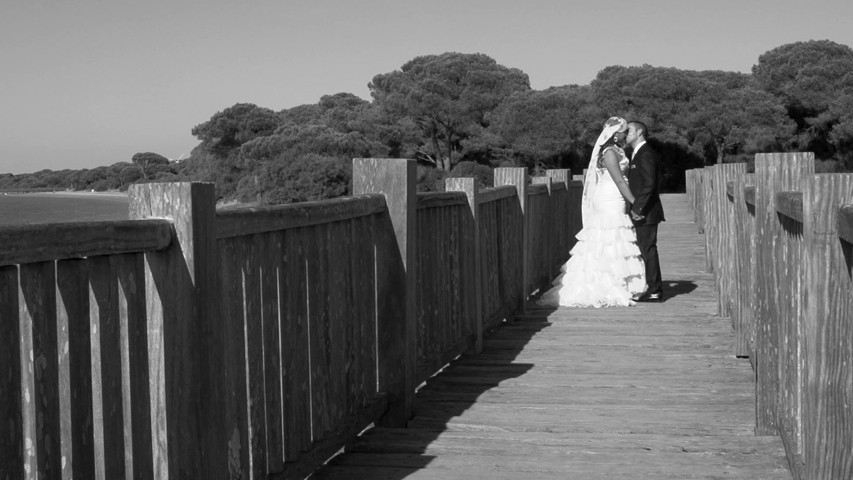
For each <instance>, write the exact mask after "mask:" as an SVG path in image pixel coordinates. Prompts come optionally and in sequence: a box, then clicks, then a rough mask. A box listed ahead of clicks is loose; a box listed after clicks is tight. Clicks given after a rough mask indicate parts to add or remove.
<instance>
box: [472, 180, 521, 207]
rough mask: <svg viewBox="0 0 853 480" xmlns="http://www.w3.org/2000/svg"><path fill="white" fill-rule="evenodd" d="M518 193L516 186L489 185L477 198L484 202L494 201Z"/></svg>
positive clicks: (480, 202) (479, 201)
mask: <svg viewBox="0 0 853 480" xmlns="http://www.w3.org/2000/svg"><path fill="white" fill-rule="evenodd" d="M514 195H516V191H515V186H513V185H501V186H499V187H489V188H484V189H482V190H480V195H479V197H478V198H477V203H479V204H483V203H488V202H494V201H495V200H500V199H502V198H507V197H512V196H514Z"/></svg>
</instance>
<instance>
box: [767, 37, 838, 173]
mask: <svg viewBox="0 0 853 480" xmlns="http://www.w3.org/2000/svg"><path fill="white" fill-rule="evenodd" d="M752 73H753V76H754V78H755V82H756V84H757V85H758V86H759V87H760V88H762V89H764V90H766V91H768V92H770V93H772V94H773V95H776V96H777V97H778V98H780V99H781V101H782V103H783V105H784V106H785V108H786V109H787V111H788V115H789V116H790V117H791V118H792V119H793V120H794V121H795V122H796V124H797V140H796V142H794V148H799V149H803V150H810V151H813V152H815V156H816V157H817V158H819V159H829V158H836V159H838V160H842V161H845V163H853V157H851V150H853V143H850V139H849V137H848V136H847V135H845V133H844V132H845V131H846V130H847V129H848V128H849V127H848V126H847V125H845V124H846V123H847V120H846V118H849V117H845V115H844V112H845V111H848V110H846V108H847V107H848V106H849V102H850V101H849V97H850V96H851V95H853V49H851V48H850V47H848V46H847V45H841V44H838V43H835V42H832V41H829V40H811V41H808V42H795V43H789V44H786V45H782V46H780V47H777V48H774V49H773V50H770V51H768V52H766V53H764V54H762V55H761V56H760V57H758V63H757V64H756V65H755V66H753V67H752ZM833 132H834V133H833Z"/></svg>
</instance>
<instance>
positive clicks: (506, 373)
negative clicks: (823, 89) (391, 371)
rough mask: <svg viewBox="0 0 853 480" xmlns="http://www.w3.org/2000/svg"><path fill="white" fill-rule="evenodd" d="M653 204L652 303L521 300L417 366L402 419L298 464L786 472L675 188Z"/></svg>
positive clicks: (384, 469)
mask: <svg viewBox="0 0 853 480" xmlns="http://www.w3.org/2000/svg"><path fill="white" fill-rule="evenodd" d="M664 208H665V210H666V215H667V218H668V219H669V221H667V222H666V223H664V224H662V225H661V228H660V232H659V244H660V251H661V264H662V265H661V267H662V270H663V277H664V281H665V284H666V285H667V287H668V288H667V290H666V301H665V302H664V303H661V304H639V305H637V306H635V307H632V308H619V309H603V310H594V309H562V308H561V309H558V310H556V311H551V310H541V309H540V310H536V309H530V310H529V311H528V313H527V314H526V315H523V316H519V317H518V318H517V319H516V320H515V321H513V322H509V323H507V324H505V325H504V326H502V327H500V328H499V329H497V331H495V332H494V333H493V334H491V335H490V336H489V337H488V338H487V339H486V341H485V349H484V351H483V353H482V354H481V355H479V356H476V357H465V358H460V359H458V360H457V361H455V362H454V363H452V364H451V365H450V366H449V367H447V368H446V369H445V370H444V371H443V372H441V373H440V374H438V375H436V376H435V377H433V378H432V379H430V380H429V382H427V384H426V385H425V386H423V388H421V389H420V390H419V392H418V394H417V398H416V407H415V408H416V411H415V416H414V418H413V419H412V420H411V421H410V423H409V428H406V429H389V428H373V429H371V430H369V431H367V432H365V433H364V435H363V436H362V437H360V439H359V440H358V441H357V442H356V444H355V445H353V446H352V447H351V448H349V449H348V450H347V452H346V453H343V454H341V455H339V456H337V457H335V458H334V459H333V460H332V461H331V462H329V464H328V465H327V466H326V467H324V468H323V469H322V470H320V471H318V472H317V473H315V474H314V476H312V477H311V478H313V479H318V480H338V479H340V480H343V479H346V480H351V479H363V480H373V479H387V480H397V479H443V480H448V479H465V480H486V479H488V480H503V479H561V480H564V479H669V478H702V479H712V478H714V479H716V478H726V479H732V478H742V479H751V480H758V479H781V478H785V479H790V478H792V476H791V473H790V472H789V470H788V467H787V461H786V459H785V452H784V449H783V447H782V442H781V440H780V439H779V438H778V437H756V436H754V435H753V425H754V418H755V416H754V389H755V387H754V378H753V376H754V375H753V372H752V369H751V368H750V365H749V361H748V360H747V359H739V358H735V357H734V356H733V354H732V352H733V341H734V337H733V335H732V328H731V324H730V321H729V319H727V318H720V317H717V316H715V314H716V310H717V307H716V301H715V299H714V298H715V297H714V295H713V293H714V292H713V289H714V282H713V276H712V275H711V274H708V273H705V272H704V270H705V260H704V246H703V245H704V244H703V239H702V237H701V236H700V235H698V234H697V233H696V231H697V230H696V226H695V225H694V224H693V223H692V213H691V212H690V211H689V207H688V206H687V201H686V197H685V196H684V195H665V196H664Z"/></svg>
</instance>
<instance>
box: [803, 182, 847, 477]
mask: <svg viewBox="0 0 853 480" xmlns="http://www.w3.org/2000/svg"><path fill="white" fill-rule="evenodd" d="M851 197H853V175H851V174H832V175H826V174H822V175H811V176H809V177H808V178H807V179H806V181H805V182H804V185H803V218H804V221H805V225H804V228H803V235H804V237H805V238H804V241H805V244H806V245H807V248H806V252H805V253H804V263H805V281H804V283H805V286H804V306H803V309H804V311H805V313H804V316H805V318H806V319H807V321H806V323H805V325H804V326H803V330H802V334H803V337H802V338H803V349H804V350H805V371H804V377H805V379H804V390H805V392H804V396H805V405H804V409H803V416H804V419H803V423H804V425H803V430H804V434H803V437H804V438H803V442H804V444H805V445H804V447H805V448H804V453H803V457H804V461H805V466H804V471H805V473H806V475H805V478H851V477H853V451H851V448H850V441H851V438H853V412H851V405H853V367H851V359H853V325H852V324H851V322H850V319H851V316H853V300H851V295H850V292H851V288H853V281H851V276H850V272H851V258H853V253H851V251H853V250H851V246H850V243H849V242H846V241H842V240H839V238H838V230H837V225H838V221H839V220H838V219H837V215H838V211H839V206H841V205H842V204H844V203H848V202H850V199H851Z"/></svg>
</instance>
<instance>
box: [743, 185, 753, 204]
mask: <svg viewBox="0 0 853 480" xmlns="http://www.w3.org/2000/svg"><path fill="white" fill-rule="evenodd" d="M743 199H744V201H746V203H747V204H749V205H752V206H753V207H754V206H755V186H754V185H750V186H748V187H744V189H743Z"/></svg>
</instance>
